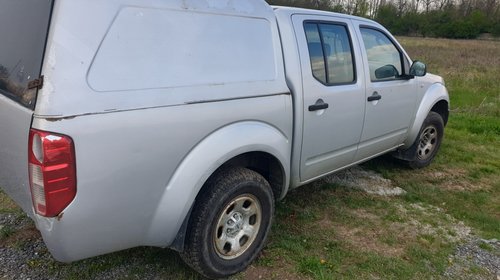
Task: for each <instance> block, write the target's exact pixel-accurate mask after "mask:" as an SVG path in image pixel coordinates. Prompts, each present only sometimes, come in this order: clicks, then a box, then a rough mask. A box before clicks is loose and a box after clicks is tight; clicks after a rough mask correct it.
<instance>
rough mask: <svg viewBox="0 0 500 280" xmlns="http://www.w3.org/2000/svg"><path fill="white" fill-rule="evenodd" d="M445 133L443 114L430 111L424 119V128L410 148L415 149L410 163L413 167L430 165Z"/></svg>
mask: <svg viewBox="0 0 500 280" xmlns="http://www.w3.org/2000/svg"><path fill="white" fill-rule="evenodd" d="M443 134H444V122H443V118H442V117H441V115H439V114H438V113H436V112H430V113H429V115H427V117H426V118H425V120H424V123H423V124H422V128H421V129H420V132H419V134H418V136H417V139H415V142H414V143H413V145H412V147H410V149H409V150H411V151H415V152H414V153H415V154H414V156H413V159H412V160H410V161H409V162H408V163H409V165H410V167H411V168H422V167H426V166H428V165H429V164H430V163H431V162H432V160H433V159H434V157H435V156H436V154H437V152H438V150H439V147H440V146H441V141H442V140H443Z"/></svg>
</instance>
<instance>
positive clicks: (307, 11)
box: [271, 6, 380, 26]
mask: <svg viewBox="0 0 500 280" xmlns="http://www.w3.org/2000/svg"><path fill="white" fill-rule="evenodd" d="M271 7H272V8H273V9H274V10H275V11H280V12H284V13H287V14H290V15H293V14H307V15H318V16H335V17H340V18H345V19H353V20H358V21H364V22H366V23H368V24H371V25H377V26H379V25H380V24H379V23H377V22H376V21H373V20H370V19H367V18H363V17H358V16H353V15H348V14H342V13H336V12H329V11H321V10H312V9H304V8H293V7H286V6H271Z"/></svg>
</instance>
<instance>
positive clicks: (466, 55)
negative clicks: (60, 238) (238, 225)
mask: <svg viewBox="0 0 500 280" xmlns="http://www.w3.org/2000/svg"><path fill="white" fill-rule="evenodd" d="M399 39H400V42H401V43H402V45H403V46H404V47H405V49H406V50H407V51H408V52H409V54H410V56H411V57H412V58H413V59H418V60H421V61H424V62H426V63H427V65H428V70H429V72H432V73H436V74H439V75H442V76H443V77H444V78H445V81H446V85H447V87H448V90H449V92H450V97H451V113H450V120H449V123H448V126H447V127H446V132H445V139H444V142H443V145H442V146H441V151H440V153H439V154H438V157H437V158H436V160H435V162H434V163H433V164H432V165H431V166H430V167H428V168H425V169H422V170H417V171H415V170H410V169H408V168H406V167H404V166H402V165H401V164H399V163H397V162H395V161H393V160H392V159H391V158H390V157H382V158H378V159H375V160H372V161H370V162H367V163H365V164H364V165H363V167H364V168H365V169H372V170H375V171H376V172H378V173H380V174H382V175H383V176H384V177H385V178H387V179H390V180H392V182H393V184H395V185H396V186H399V187H401V188H402V189H404V190H406V192H407V193H406V194H405V195H403V196H398V197H382V196H376V195H369V194H366V193H364V192H361V191H357V190H353V189H351V188H347V187H344V186H341V185H331V184H312V185H309V186H306V187H303V188H299V189H297V190H295V191H292V192H291V193H290V194H289V195H288V196H287V197H286V199H285V200H284V201H282V202H279V203H278V204H277V214H276V219H275V224H274V226H273V229H272V233H271V237H270V240H269V244H268V246H267V247H266V249H265V250H264V252H263V254H262V256H261V257H260V258H259V259H258V261H257V262H256V263H255V264H253V265H252V266H251V267H250V268H249V269H248V270H247V271H246V272H244V273H242V274H240V275H237V276H235V277H234V278H236V279H258V278H261V279H339V278H345V279H430V278H435V279H440V278H445V277H450V276H449V275H448V274H447V271H449V269H450V268H451V267H453V266H454V265H456V261H455V260H454V259H453V258H451V257H450V256H451V255H452V254H453V252H454V251H455V248H456V247H457V246H458V245H459V244H461V243H463V242H467V238H470V236H476V237H480V238H484V239H492V238H496V239H500V42H491V41H457V40H442V39H422V38H405V37H403V38H399ZM18 212H19V210H18V209H17V208H15V207H14V206H13V205H12V204H11V203H10V202H9V201H8V199H6V198H5V196H4V195H3V194H0V213H18ZM0 233H1V235H0V245H2V246H8V247H13V248H19V250H22V248H23V246H24V245H25V244H26V243H27V242H29V240H30V239H29V238H22V237H19V238H15V236H16V235H19V234H20V233H19V232H16V230H15V229H9V228H5V227H4V228H2V230H1V232H0ZM20 236H22V235H20ZM481 246H482V247H481V248H483V247H484V249H485V250H489V251H494V250H493V249H492V248H490V247H489V245H487V244H486V243H485V244H484V245H481ZM494 253H495V254H498V253H499V252H494ZM41 254H46V252H41ZM0 257H1V256H0ZM27 262H28V265H30V267H32V269H44V270H46V271H47V273H48V275H53V276H57V277H61V278H70V279H71V278H74V279H83V278H88V279H90V278H99V277H100V276H103V275H108V274H109V271H110V270H111V271H113V273H115V274H114V275H115V276H116V277H117V278H127V279H136V278H150V276H151V275H153V276H154V277H157V278H165V279H198V278H200V277H199V276H198V275H197V274H196V273H194V272H192V271H191V270H190V269H189V268H187V267H186V266H185V265H184V264H183V263H182V261H181V260H180V258H179V257H178V256H177V254H176V253H174V252H172V251H169V250H162V249H156V248H136V249H131V250H127V251H124V252H119V253H114V254H110V255H106V256H102V257H97V258H93V259H89V260H84V261H81V262H76V263H73V264H69V265H66V264H60V263H56V262H54V261H51V260H50V257H45V258H44V259H42V260H39V259H31V260H27ZM463 266H464V267H462V268H461V269H462V271H464V273H465V274H464V277H465V278H464V279H467V278H474V277H476V278H478V279H481V278H488V277H494V276H493V274H491V273H489V272H488V271H486V270H485V269H484V268H482V267H478V266H475V265H463ZM446 275H448V276H446Z"/></svg>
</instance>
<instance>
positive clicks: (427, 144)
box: [417, 126, 438, 160]
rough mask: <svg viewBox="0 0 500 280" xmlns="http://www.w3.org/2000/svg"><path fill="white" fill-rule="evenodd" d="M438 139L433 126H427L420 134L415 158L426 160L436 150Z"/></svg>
mask: <svg viewBox="0 0 500 280" xmlns="http://www.w3.org/2000/svg"><path fill="white" fill-rule="evenodd" d="M437 139H438V133H437V129H436V128H435V127H434V126H428V127H426V128H425V129H424V131H422V134H420V142H419V144H418V148H417V157H418V159H420V160H426V159H428V158H429V157H430V156H431V155H432V152H433V151H434V149H435V148H436V143H437Z"/></svg>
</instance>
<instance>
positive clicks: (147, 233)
mask: <svg viewBox="0 0 500 280" xmlns="http://www.w3.org/2000/svg"><path fill="white" fill-rule="evenodd" d="M0 38H2V39H1V41H0V186H1V187H2V188H3V190H4V191H5V192H6V193H7V194H8V195H9V196H10V197H12V198H13V199H14V200H15V201H16V202H17V203H18V204H19V205H20V206H21V207H22V208H23V209H24V211H25V212H26V213H27V214H28V215H29V216H30V217H31V218H32V219H33V220H34V221H35V223H36V226H37V228H38V229H39V230H40V232H41V233H42V236H43V239H44V241H45V243H46V244H47V247H48V249H49V250H50V252H51V253H52V255H53V256H54V258H56V259H57V260H60V261H63V262H71V261H75V260H79V259H83V258H88V257H92V256H96V255H100V254H105V253H109V252H113V251H117V250H122V249H126V248H130V247H135V246H158V247H170V248H173V249H175V250H178V251H180V252H181V256H182V257H183V259H184V260H185V261H186V262H187V263H188V264H189V265H191V267H193V268H194V269H196V270H197V271H199V272H200V273H202V274H204V275H205V276H208V277H223V276H227V275H231V274H234V273H237V272H239V271H241V270H243V269H244V268H245V267H246V266H248V265H249V264H250V263H251V262H252V261H253V260H254V259H255V258H256V256H257V255H258V253H259V252H260V251H261V250H262V248H263V246H264V244H265V240H266V237H267V235H268V233H269V230H270V228H271V224H272V219H273V212H274V203H275V201H276V200H279V199H282V198H283V197H284V196H285V195H286V194H287V192H288V191H289V190H290V189H293V188H295V187H298V186H301V185H304V184H307V183H308V182H311V181H313V180H315V179H318V178H320V177H322V176H325V175H327V174H330V173H332V172H335V171H338V170H340V169H343V168H346V167H349V166H352V165H355V164H358V163H360V162H363V161H366V160H368V159H370V158H373V157H376V156H379V155H381V154H384V153H388V152H392V153H393V154H394V155H395V156H397V157H398V158H400V159H404V160H406V161H408V162H409V164H410V166H411V167H415V168H419V167H424V166H426V165H428V164H429V163H430V162H431V161H432V159H433V158H434V156H435V155H436V153H437V151H438V149H439V146H440V143H441V140H442V137H443V132H444V126H445V124H446V122H447V119H448V108H449V98H448V93H447V90H446V88H445V86H444V82H443V80H442V78H441V77H439V76H435V75H432V74H429V73H426V66H425V64H423V63H421V62H418V61H412V60H411V59H410V57H409V56H408V54H407V53H406V52H405V51H404V50H403V48H402V47H401V45H400V44H399V43H398V42H397V41H396V39H395V38H394V37H393V36H392V35H391V34H390V33H389V32H388V31H387V30H386V29H385V28H384V27H382V26H381V25H379V24H377V23H376V22H373V21H371V20H368V19H364V18H359V17H354V16H348V15H343V14H336V13H329V12H321V11H313V10H304V9H295V8H287V7H271V6H269V5H268V4H266V3H265V2H264V1H262V0H238V1H220V0H169V1H166V0H107V1H99V0H71V1H69V0H16V1H2V2H1V3H0Z"/></svg>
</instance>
